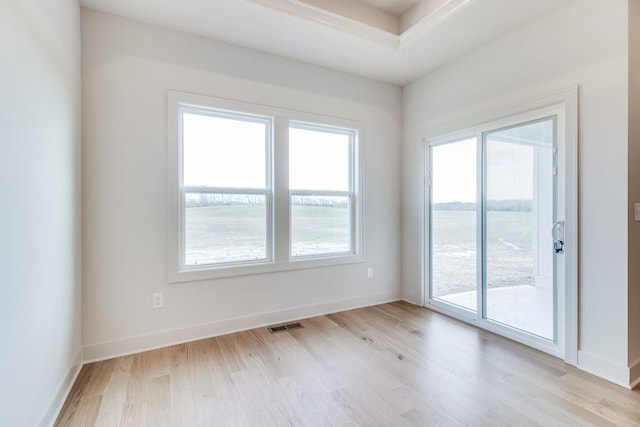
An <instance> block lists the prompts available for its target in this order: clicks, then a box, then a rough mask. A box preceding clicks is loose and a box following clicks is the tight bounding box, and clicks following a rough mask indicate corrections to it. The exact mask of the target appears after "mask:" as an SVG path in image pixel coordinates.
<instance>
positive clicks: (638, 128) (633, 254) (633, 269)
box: [627, 0, 640, 383]
mask: <svg viewBox="0 0 640 427" xmlns="http://www.w3.org/2000/svg"><path fill="white" fill-rule="evenodd" d="M638 117H640V0H629V162H628V165H629V207H628V210H627V212H628V215H629V239H628V240H629V366H630V367H631V368H632V371H631V377H630V381H631V383H635V382H638V381H640V263H639V262H638V260H639V259H640V222H636V221H635V219H634V211H633V210H634V206H633V205H634V203H640V121H639V120H638Z"/></svg>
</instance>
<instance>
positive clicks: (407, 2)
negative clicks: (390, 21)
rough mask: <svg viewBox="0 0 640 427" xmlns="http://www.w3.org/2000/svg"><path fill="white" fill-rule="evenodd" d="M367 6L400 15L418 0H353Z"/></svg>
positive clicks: (418, 0)
mask: <svg viewBox="0 0 640 427" xmlns="http://www.w3.org/2000/svg"><path fill="white" fill-rule="evenodd" d="M355 1H356V2H358V3H364V4H366V5H368V6H371V7H374V8H376V9H379V10H381V11H383V12H386V13H388V14H390V15H393V16H398V17H399V16H400V15H402V14H403V13H405V12H406V11H407V10H409V9H411V8H412V7H414V6H415V5H417V4H418V3H419V2H420V0H355Z"/></svg>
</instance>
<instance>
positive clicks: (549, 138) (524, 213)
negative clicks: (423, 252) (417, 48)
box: [485, 119, 555, 341]
mask: <svg viewBox="0 0 640 427" xmlns="http://www.w3.org/2000/svg"><path fill="white" fill-rule="evenodd" d="M554 134H555V132H554V121H553V119H548V120H543V121H539V122H535V123H527V124H523V125H520V126H515V127H512V128H509V129H503V130H500V131H496V132H491V133H488V134H487V136H486V168H487V170H486V176H487V181H486V186H487V187H486V194H487V202H486V212H485V216H486V220H487V223H486V242H487V243H486V245H487V246H486V256H485V259H486V265H485V271H486V284H485V286H486V291H485V292H486V293H485V298H486V307H487V313H486V317H487V319H490V320H494V321H496V322H499V323H502V324H504V325H507V326H511V327H514V328H517V329H520V330H523V331H525V332H528V333H531V334H534V335H538V336H540V337H542V338H546V339H547V340H550V341H552V340H553V339H554V319H555V318H554V306H555V304H554V288H553V250H552V247H553V240H552V238H551V232H550V230H551V227H552V225H553V140H554Z"/></svg>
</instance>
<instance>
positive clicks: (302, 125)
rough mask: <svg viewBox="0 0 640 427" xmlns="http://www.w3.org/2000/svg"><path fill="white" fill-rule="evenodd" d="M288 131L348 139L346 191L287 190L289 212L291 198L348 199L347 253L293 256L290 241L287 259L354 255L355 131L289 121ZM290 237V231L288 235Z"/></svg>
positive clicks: (291, 205) (302, 259)
mask: <svg viewBox="0 0 640 427" xmlns="http://www.w3.org/2000/svg"><path fill="white" fill-rule="evenodd" d="M289 128H290V129H292V128H293V129H304V130H311V131H317V132H325V133H333V134H336V135H346V136H348V137H349V188H348V189H347V190H346V191H330V190H295V189H289V212H291V209H292V207H293V203H292V200H293V197H295V196H325V197H346V198H347V199H349V211H350V212H349V215H350V218H349V236H350V238H349V251H347V252H330V253H323V254H313V255H295V254H294V253H293V244H292V243H293V242H292V241H291V239H290V242H289V257H290V259H291V260H292V261H304V260H308V259H316V258H332V257H336V256H345V255H354V254H355V253H356V252H357V248H356V240H357V239H356V233H355V231H356V228H357V227H354V224H357V216H356V213H357V212H356V211H357V209H356V191H355V187H356V182H357V178H356V167H355V163H356V162H355V161H354V160H355V158H356V157H355V152H354V150H355V146H356V141H357V140H358V134H357V131H356V130H354V129H349V128H342V127H337V126H329V125H325V124H317V123H308V122H300V121H293V120H292V121H290V122H289ZM289 230H291V223H289ZM289 235H291V231H290V234H289Z"/></svg>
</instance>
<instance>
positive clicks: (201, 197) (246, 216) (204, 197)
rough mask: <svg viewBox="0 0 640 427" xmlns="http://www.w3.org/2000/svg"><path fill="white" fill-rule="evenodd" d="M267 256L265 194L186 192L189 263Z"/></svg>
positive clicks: (186, 237)
mask: <svg viewBox="0 0 640 427" xmlns="http://www.w3.org/2000/svg"><path fill="white" fill-rule="evenodd" d="M266 258H267V209H266V200H265V196H264V195H247V194H211V193H187V194H186V195H185V265H187V266H195V265H202V264H217V263H225V262H237V261H254V260H261V259H266Z"/></svg>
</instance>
